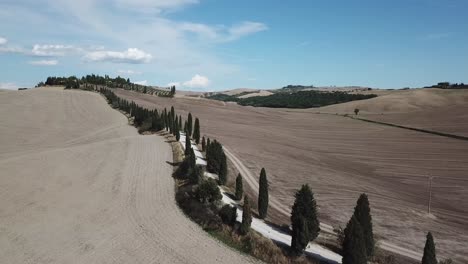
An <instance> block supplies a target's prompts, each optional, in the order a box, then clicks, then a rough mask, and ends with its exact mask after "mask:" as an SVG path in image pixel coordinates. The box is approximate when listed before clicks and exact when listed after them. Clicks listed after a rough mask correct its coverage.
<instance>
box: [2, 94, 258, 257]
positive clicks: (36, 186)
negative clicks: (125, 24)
mask: <svg viewBox="0 0 468 264" xmlns="http://www.w3.org/2000/svg"><path fill="white" fill-rule="evenodd" d="M0 115H1V118H0V141H1V146H2V147H1V148H0V263H145V264H147V263H243V262H250V261H251V259H250V258H247V257H245V256H243V255H240V254H239V253H237V252H234V251H232V250H230V249H228V248H226V247H225V246H224V245H222V243H221V242H217V241H215V240H213V238H211V237H210V236H209V235H208V234H207V233H205V232H204V231H203V230H201V229H200V227H199V226H197V225H196V224H195V223H193V222H191V221H190V220H189V219H187V218H186V217H185V216H184V215H183V213H182V212H181V211H180V210H179V209H178V207H177V205H176V203H175V199H174V181H173V179H172V177H171V174H172V167H171V166H170V165H169V164H168V163H167V162H168V161H172V151H171V148H170V146H169V144H167V143H165V142H164V138H163V137H159V136H141V135H139V134H138V133H137V132H136V130H135V128H133V127H131V126H129V125H128V124H127V119H126V117H125V116H124V115H122V114H120V113H119V112H117V111H116V110H113V109H111V108H110V107H109V106H108V105H107V103H106V102H105V100H104V98H103V97H101V96H100V95H99V94H96V93H91V92H84V91H63V90H61V89H56V88H40V89H34V90H31V91H20V92H16V91H2V92H1V93H0Z"/></svg>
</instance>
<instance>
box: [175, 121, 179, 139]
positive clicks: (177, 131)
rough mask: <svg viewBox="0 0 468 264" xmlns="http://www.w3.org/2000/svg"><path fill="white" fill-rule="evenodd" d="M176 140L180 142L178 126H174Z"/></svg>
mask: <svg viewBox="0 0 468 264" xmlns="http://www.w3.org/2000/svg"><path fill="white" fill-rule="evenodd" d="M175 130H176V134H175V136H176V140H177V141H179V140H180V130H179V124H177V125H176V129H175Z"/></svg>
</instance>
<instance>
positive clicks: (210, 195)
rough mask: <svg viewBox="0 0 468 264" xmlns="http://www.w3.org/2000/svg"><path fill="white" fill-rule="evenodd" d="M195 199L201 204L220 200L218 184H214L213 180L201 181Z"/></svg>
mask: <svg viewBox="0 0 468 264" xmlns="http://www.w3.org/2000/svg"><path fill="white" fill-rule="evenodd" d="M197 198H198V199H199V200H200V202H202V203H206V202H210V203H213V202H215V201H219V200H221V198H223V196H222V195H221V192H220V191H219V188H218V184H217V183H216V181H215V180H213V179H208V180H202V181H201V182H200V184H199V185H198V190H197Z"/></svg>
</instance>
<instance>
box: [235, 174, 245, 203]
mask: <svg viewBox="0 0 468 264" xmlns="http://www.w3.org/2000/svg"><path fill="white" fill-rule="evenodd" d="M242 185H243V184H242V176H241V174H240V173H239V175H237V178H236V195H235V196H236V199H237V200H241V199H242V196H243V195H244V187H243V186H242Z"/></svg>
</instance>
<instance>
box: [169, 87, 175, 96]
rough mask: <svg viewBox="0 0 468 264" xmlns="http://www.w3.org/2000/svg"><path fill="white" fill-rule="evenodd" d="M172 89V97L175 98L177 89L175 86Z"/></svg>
mask: <svg viewBox="0 0 468 264" xmlns="http://www.w3.org/2000/svg"><path fill="white" fill-rule="evenodd" d="M170 89H171V92H170V96H171V97H174V95H175V93H176V87H175V85H174V86H171V87H170Z"/></svg>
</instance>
